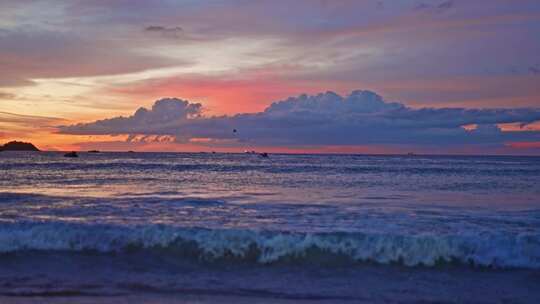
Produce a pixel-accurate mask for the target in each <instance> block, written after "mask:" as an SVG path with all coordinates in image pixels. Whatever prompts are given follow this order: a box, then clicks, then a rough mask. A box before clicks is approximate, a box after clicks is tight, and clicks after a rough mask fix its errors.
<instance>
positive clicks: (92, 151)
mask: <svg viewBox="0 0 540 304" xmlns="http://www.w3.org/2000/svg"><path fill="white" fill-rule="evenodd" d="M88 153H100V152H99V150H90V151H88Z"/></svg>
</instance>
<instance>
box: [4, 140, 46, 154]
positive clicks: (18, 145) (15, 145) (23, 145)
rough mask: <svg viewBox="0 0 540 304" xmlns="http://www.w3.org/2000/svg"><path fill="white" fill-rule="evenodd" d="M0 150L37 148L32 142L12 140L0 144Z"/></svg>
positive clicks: (30, 149)
mask: <svg viewBox="0 0 540 304" xmlns="http://www.w3.org/2000/svg"><path fill="white" fill-rule="evenodd" d="M0 151H39V149H38V148H37V147H36V146H34V145H33V144H32V143H27V142H22V141H16V140H14V141H10V142H8V143H6V144H4V145H2V146H0Z"/></svg>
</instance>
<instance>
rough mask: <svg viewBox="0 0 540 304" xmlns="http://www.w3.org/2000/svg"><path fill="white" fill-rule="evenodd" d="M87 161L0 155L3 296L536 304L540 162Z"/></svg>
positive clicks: (152, 157)
mask: <svg viewBox="0 0 540 304" xmlns="http://www.w3.org/2000/svg"><path fill="white" fill-rule="evenodd" d="M79 156H80V157H79V158H64V157H63V156H62V153H56V152H40V153H35V152H32V153H25V152H1V153H0V302H1V303H49V302H51V303H57V302H58V303H101V302H103V303H123V302H122V301H124V302H125V303H137V301H138V302H140V303H176V302H178V301H181V302H182V303H207V302H208V303H212V302H235V303H274V302H275V303H296V302H298V301H302V302H306V303H311V302H314V303H315V302H316V303H319V302H321V303H341V302H351V303H357V302H364V303H379V302H380V303H417V302H422V303H424V302H444V303H447V302H448V303H454V302H456V303H463V302H465V303H468V302H471V303H499V302H500V303H514V302H515V303H540V290H539V288H538V286H540V158H539V157H513V156H421V155H411V156H381V155H287V154H272V155H270V157H269V158H262V157H259V156H258V155H254V154H222V153H80V155H79ZM62 301H65V302H62Z"/></svg>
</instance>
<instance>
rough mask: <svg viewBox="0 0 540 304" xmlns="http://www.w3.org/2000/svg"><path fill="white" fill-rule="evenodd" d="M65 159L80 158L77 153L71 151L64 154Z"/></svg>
mask: <svg viewBox="0 0 540 304" xmlns="http://www.w3.org/2000/svg"><path fill="white" fill-rule="evenodd" d="M64 157H79V155H78V154H77V152H75V151H71V152H68V153H66V154H64Z"/></svg>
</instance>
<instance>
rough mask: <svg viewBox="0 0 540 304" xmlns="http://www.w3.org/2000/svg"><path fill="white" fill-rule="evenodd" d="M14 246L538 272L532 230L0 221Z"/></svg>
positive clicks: (0, 244)
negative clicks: (304, 229) (316, 229)
mask: <svg viewBox="0 0 540 304" xmlns="http://www.w3.org/2000/svg"><path fill="white" fill-rule="evenodd" d="M21 251H70V252H81V251H96V252H100V253H123V252H133V251H157V252H159V253H160V254H171V255H175V256H178V258H196V259H198V260H201V261H216V260H221V259H236V260H239V261H245V262H254V263H262V264H273V263H281V262H295V263H297V262H305V263H333V262H336V261H341V262H345V263H356V262H372V263H379V264H391V263H399V264H402V265H405V266H436V265H440V264H444V263H458V264H463V265H470V266H475V267H494V268H529V269H540V235H539V234H536V233H520V234H510V233H506V234H485V233H483V234H463V235H433V234H418V235H398V234H384V233H380V234H376V233H358V232H355V233H349V232H334V233H298V232H277V231H256V230H239V229H214V230H213V229H205V228H182V227H173V226H165V225H144V226H119V225H116V226H115V225H90V224H71V223H58V222H55V223H53V222H43V223H35V222H26V223H3V224H1V225H0V253H2V254H9V253H15V252H21Z"/></svg>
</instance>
